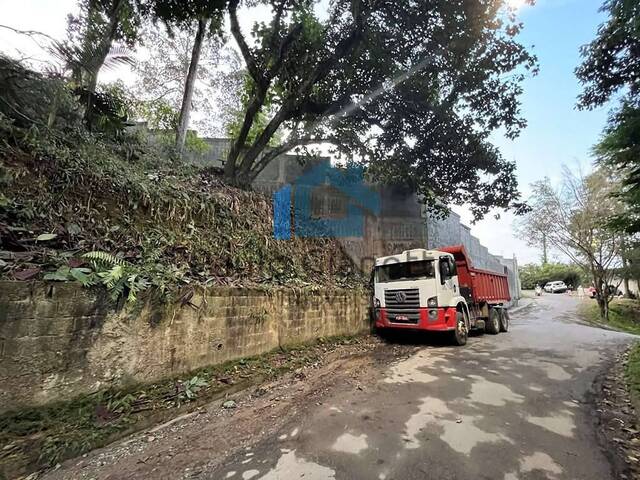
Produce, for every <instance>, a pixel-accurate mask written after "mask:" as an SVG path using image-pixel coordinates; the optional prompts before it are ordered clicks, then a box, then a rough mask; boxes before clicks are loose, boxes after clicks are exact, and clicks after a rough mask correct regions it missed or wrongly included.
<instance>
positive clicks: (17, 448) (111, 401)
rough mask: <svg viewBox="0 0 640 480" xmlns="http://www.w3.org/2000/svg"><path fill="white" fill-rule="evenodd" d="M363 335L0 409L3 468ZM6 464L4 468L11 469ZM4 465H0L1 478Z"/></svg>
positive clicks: (74, 447) (186, 406)
mask: <svg viewBox="0 0 640 480" xmlns="http://www.w3.org/2000/svg"><path fill="white" fill-rule="evenodd" d="M367 341H368V340H367V338H366V337H334V338H330V339H320V340H318V341H317V342H316V343H314V344H310V345H300V346H296V347H290V348H288V349H286V350H281V351H274V352H270V353H267V354H264V355H260V356H256V357H251V358H245V359H240V360H234V361H230V362H227V363H224V364H222V365H217V366H214V367H208V368H204V369H200V370H197V371H195V372H192V373H191V374H189V375H184V376H183V377H180V378H176V379H172V380H167V381H164V382H162V383H156V384H150V385H137V386H132V387H130V388H127V389H123V390H106V391H100V392H97V393H95V394H93V395H89V396H85V397H81V398H78V399H76V400H73V401H70V402H60V403H56V404H50V405H47V406H44V407H36V408H29V409H24V410H21V411H17V412H9V413H6V414H2V415H0V444H1V445H3V446H5V447H4V448H3V450H2V451H0V464H3V465H4V468H5V469H9V471H11V470H10V469H12V468H14V469H15V468H17V467H18V466H20V465H21V466H25V465H29V467H30V469H31V470H33V469H35V468H38V467H46V466H53V465H55V464H56V463H57V462H59V461H61V460H64V459H65V458H69V457H72V456H77V455H81V454H82V453H84V452H87V451H89V450H92V449H94V448H98V447H100V446H102V445H105V444H106V443H108V442H111V441H113V440H115V439H116V438H118V437H120V436H122V435H124V434H126V433H128V432H131V431H134V430H136V429H140V428H146V427H147V426H148V425H149V424H150V423H159V422H161V421H162V420H164V419H168V418H172V417H175V416H176V415H177V413H178V412H180V411H187V410H192V409H193V408H196V407H197V406H198V405H201V404H205V403H208V402H211V401H212V400H214V399H215V398H219V397H221V396H222V395H223V394H224V392H227V391H230V390H232V389H237V388H238V387H242V386H246V385H248V384H250V383H255V382H256V381H261V380H268V379H273V378H275V377H277V376H279V375H282V374H284V373H286V372H291V371H294V370H297V369H298V368H301V367H303V366H306V365H312V364H315V363H317V362H318V361H320V360H321V358H322V356H323V355H325V354H326V353H327V352H330V351H333V350H335V349H337V348H339V347H340V346H342V345H348V344H364V343H366V342H367ZM9 471H7V470H5V474H9ZM1 477H2V471H0V478H1Z"/></svg>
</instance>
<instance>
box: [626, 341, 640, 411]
mask: <svg viewBox="0 0 640 480" xmlns="http://www.w3.org/2000/svg"><path fill="white" fill-rule="evenodd" d="M624 373H625V378H626V380H627V385H628V386H629V391H630V392H631V397H632V398H633V400H634V403H635V404H636V405H640V343H637V344H636V345H635V346H634V347H633V348H632V349H631V352H630V353H629V360H628V361H627V365H626V366H625V372H624Z"/></svg>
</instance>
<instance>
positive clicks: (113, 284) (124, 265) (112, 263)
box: [83, 251, 149, 302]
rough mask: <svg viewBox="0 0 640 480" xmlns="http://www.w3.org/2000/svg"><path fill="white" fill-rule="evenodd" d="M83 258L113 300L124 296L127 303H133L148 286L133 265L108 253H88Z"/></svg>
mask: <svg viewBox="0 0 640 480" xmlns="http://www.w3.org/2000/svg"><path fill="white" fill-rule="evenodd" d="M83 258H85V259H87V260H88V261H89V262H90V264H91V266H92V268H93V270H94V271H95V274H96V275H97V276H98V278H99V279H100V282H101V283H102V284H103V285H104V286H105V287H106V288H107V291H108V292H109V295H110V296H111V298H112V299H113V300H118V299H119V298H120V297H123V296H126V298H127V302H135V301H136V299H137V298H138V294H139V293H140V292H142V291H143V290H145V289H146V288H147V287H148V286H149V282H148V281H147V280H146V279H145V278H143V277H142V276H140V273H139V272H138V271H137V269H136V268H135V267H134V266H133V265H131V264H129V263H128V262H126V261H125V260H123V259H122V258H120V257H117V256H115V255H112V254H111V253H109V252H101V251H94V252H88V253H85V254H84V255H83Z"/></svg>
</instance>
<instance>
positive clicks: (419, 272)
mask: <svg viewBox="0 0 640 480" xmlns="http://www.w3.org/2000/svg"><path fill="white" fill-rule="evenodd" d="M435 276H436V274H435V270H434V261H433V260H421V261H419V262H404V263H391V264H389V265H381V266H379V267H376V280H377V281H378V282H395V281H400V280H419V279H424V278H434V277H435Z"/></svg>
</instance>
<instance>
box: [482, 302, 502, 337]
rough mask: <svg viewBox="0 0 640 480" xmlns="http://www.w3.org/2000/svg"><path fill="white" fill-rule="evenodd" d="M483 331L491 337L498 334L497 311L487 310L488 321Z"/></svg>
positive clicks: (498, 315) (498, 316) (493, 309)
mask: <svg viewBox="0 0 640 480" xmlns="http://www.w3.org/2000/svg"><path fill="white" fill-rule="evenodd" d="M485 331H486V332H487V333H490V334H491V335H497V334H498V333H500V314H499V313H498V309H496V308H491V309H489V319H488V320H487V324H486V326H485Z"/></svg>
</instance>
